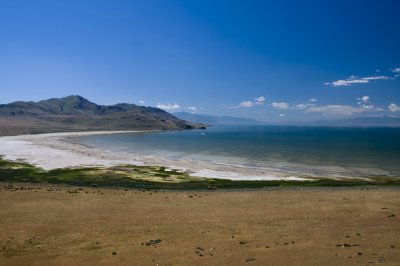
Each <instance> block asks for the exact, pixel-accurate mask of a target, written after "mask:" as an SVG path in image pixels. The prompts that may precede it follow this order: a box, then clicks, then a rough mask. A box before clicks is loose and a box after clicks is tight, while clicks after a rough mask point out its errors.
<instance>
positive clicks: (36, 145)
mask: <svg viewBox="0 0 400 266" xmlns="http://www.w3.org/2000/svg"><path fill="white" fill-rule="evenodd" d="M146 132H155V131H154V130H148V131H88V132H60V133H44V134H34V135H18V136H2V137H0V156H3V158H4V159H5V160H10V161H19V162H21V161H22V162H26V163H29V164H31V165H34V166H36V167H39V168H42V169H44V170H47V171H48V170H53V169H60V168H77V167H113V166H118V165H135V166H162V167H166V168H168V169H176V170H178V171H182V172H187V173H188V174H189V176H190V177H194V178H211V179H227V180H231V181H316V180H320V179H330V180H337V181H340V180H351V179H357V180H362V181H365V182H368V181H372V180H373V179H374V177H369V176H362V177H357V176H346V175H343V174H342V175H340V174H338V173H335V172H331V173H329V171H326V173H328V175H318V171H320V169H317V168H318V167H319V166H315V168H316V170H315V171H316V173H315V174H310V173H307V174H305V172H304V173H302V172H300V170H298V171H297V172H289V171H287V170H286V169H285V170H281V171H280V169H279V168H268V167H263V168H261V167H260V168H257V167H246V166H243V165H235V164H225V163H215V162H214V163H210V162H207V161H201V160H196V161H193V160H184V159H180V160H171V159H168V158H164V157H161V156H153V155H140V154H130V153H129V154H128V153H122V152H112V151H107V150H102V149H98V148H94V147H89V146H85V145H84V144H81V143H79V142H77V141H74V139H73V138H75V137H81V136H91V135H109V134H130V133H146ZM285 171H286V172H285ZM387 178H393V177H387Z"/></svg>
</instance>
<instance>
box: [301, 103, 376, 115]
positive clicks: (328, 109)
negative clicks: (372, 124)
mask: <svg viewBox="0 0 400 266" xmlns="http://www.w3.org/2000/svg"><path fill="white" fill-rule="evenodd" d="M373 108H374V107H373V106H372V109H373ZM372 109H371V106H369V107H368V108H364V107H357V106H350V105H335V104H332V105H323V106H314V107H310V108H308V109H307V110H306V112H309V113H323V114H326V115H353V114H360V113H364V112H367V111H371V110H372Z"/></svg>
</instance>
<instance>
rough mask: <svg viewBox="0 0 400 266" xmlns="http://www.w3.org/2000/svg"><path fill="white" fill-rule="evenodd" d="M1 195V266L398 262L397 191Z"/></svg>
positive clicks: (46, 190)
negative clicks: (158, 241)
mask: <svg viewBox="0 0 400 266" xmlns="http://www.w3.org/2000/svg"><path fill="white" fill-rule="evenodd" d="M21 188H22V189H23V190H21ZM0 189H1V190H0V265H324V266H328V265H400V190H382V189H373V190H359V189H358V190H357V189H353V190H329V191H310V190H307V191H300V190H284V191H236V192H222V191H215V192H214V191H205V192H174V191H159V192H154V191H139V190H128V191H125V190H123V189H119V190H117V189H98V188H81V189H80V190H79V189H78V188H76V187H68V186H50V185H48V186H47V185H41V186H37V185H32V184H13V187H12V186H9V184H8V183H0ZM393 215H394V217H393ZM157 239H160V240H161V242H160V243H156V244H152V243H151V242H149V241H150V240H157ZM146 242H147V244H146ZM344 244H345V246H343V245H344ZM113 252H115V253H114V255H113Z"/></svg>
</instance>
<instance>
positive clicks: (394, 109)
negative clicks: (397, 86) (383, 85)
mask: <svg viewBox="0 0 400 266" xmlns="http://www.w3.org/2000/svg"><path fill="white" fill-rule="evenodd" d="M388 109H389V111H390V112H392V113H395V112H398V111H400V106H398V105H397V104H395V103H391V104H389V105H388Z"/></svg>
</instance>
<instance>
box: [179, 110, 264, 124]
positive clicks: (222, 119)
mask: <svg viewBox="0 0 400 266" xmlns="http://www.w3.org/2000/svg"><path fill="white" fill-rule="evenodd" d="M174 116H176V117H179V118H180V119H183V120H186V121H190V122H192V123H202V124H207V125H214V126H217V125H265V123H264V122H261V121H258V120H255V119H251V118H244V117H233V116H215V115H202V114H192V113H188V112H176V113H174Z"/></svg>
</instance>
